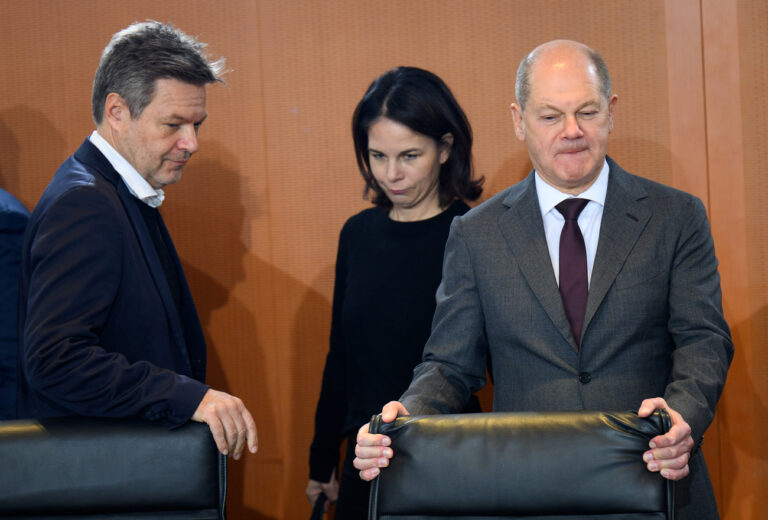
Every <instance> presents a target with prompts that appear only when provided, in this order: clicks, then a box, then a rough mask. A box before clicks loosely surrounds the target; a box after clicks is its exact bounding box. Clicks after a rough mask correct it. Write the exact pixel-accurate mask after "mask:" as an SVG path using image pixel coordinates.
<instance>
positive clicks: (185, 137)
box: [176, 125, 200, 154]
mask: <svg viewBox="0 0 768 520" xmlns="http://www.w3.org/2000/svg"><path fill="white" fill-rule="evenodd" d="M176 146H177V147H178V148H179V149H180V150H184V151H185V152H189V153H190V154H193V153H195V152H196V151H197V149H198V148H199V147H200V145H199V143H198V141H197V129H196V128H195V127H194V125H189V126H186V125H185V126H184V128H183V129H182V135H181V137H180V138H179V140H178V141H177V142H176Z"/></svg>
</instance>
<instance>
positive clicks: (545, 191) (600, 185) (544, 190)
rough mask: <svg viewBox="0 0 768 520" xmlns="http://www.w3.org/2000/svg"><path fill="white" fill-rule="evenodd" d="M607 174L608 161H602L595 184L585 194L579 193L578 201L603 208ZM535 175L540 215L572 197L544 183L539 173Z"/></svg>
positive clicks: (606, 189) (606, 188)
mask: <svg viewBox="0 0 768 520" xmlns="http://www.w3.org/2000/svg"><path fill="white" fill-rule="evenodd" d="M608 173H609V168H608V161H606V160H605V159H603V168H602V169H601V170H600V173H599V174H598V176H597V179H595V182H593V183H592V186H590V187H589V188H587V190H586V191H585V192H583V193H580V194H579V196H578V197H579V198H580V199H587V200H591V201H592V202H597V203H598V204H600V205H601V206H605V194H606V193H607V192H608ZM535 174H536V175H535V179H536V195H537V196H538V198H539V209H540V210H541V214H542V215H546V214H547V213H549V212H550V211H552V209H554V207H555V206H557V205H558V204H560V203H561V202H562V201H564V200H565V199H567V198H570V197H572V195H569V194H567V193H563V192H562V191H559V190H558V189H557V188H555V187H553V186H551V185H549V184H547V183H546V182H544V180H543V179H542V178H541V176H540V175H539V172H535Z"/></svg>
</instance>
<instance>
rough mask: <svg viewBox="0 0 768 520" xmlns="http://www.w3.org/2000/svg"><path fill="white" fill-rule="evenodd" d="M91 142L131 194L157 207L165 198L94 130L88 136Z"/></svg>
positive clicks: (162, 193) (161, 191)
mask: <svg viewBox="0 0 768 520" xmlns="http://www.w3.org/2000/svg"><path fill="white" fill-rule="evenodd" d="M90 140H91V144H93V146H95V147H96V148H98V149H99V151H100V152H101V153H102V154H104V157H106V158H107V160H108V161H109V164H111V165H112V167H113V168H114V169H115V171H117V173H118V174H120V177H122V178H123V182H125V185H126V186H128V191H130V192H131V195H133V196H134V197H136V198H137V199H139V200H140V201H142V202H144V203H145V204H147V205H148V206H150V207H153V208H157V207H159V206H160V204H162V203H163V200H165V193H164V192H163V190H162V189H159V190H156V189H155V188H153V187H152V185H151V184H149V183H148V182H147V180H146V179H145V178H144V177H142V176H141V174H140V173H139V172H137V171H136V168H134V167H133V165H132V164H131V163H129V162H128V161H126V160H125V157H123V156H122V155H120V153H119V152H118V151H117V150H115V149H114V147H113V146H112V145H111V144H109V142H108V141H107V140H106V139H104V138H103V137H102V136H101V135H100V134H99V132H98V130H94V131H93V133H92V134H91V136H90Z"/></svg>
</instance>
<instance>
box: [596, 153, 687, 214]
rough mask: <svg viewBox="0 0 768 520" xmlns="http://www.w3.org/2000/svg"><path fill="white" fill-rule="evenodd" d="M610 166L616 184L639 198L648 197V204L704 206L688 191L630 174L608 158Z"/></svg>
mask: <svg viewBox="0 0 768 520" xmlns="http://www.w3.org/2000/svg"><path fill="white" fill-rule="evenodd" d="M608 164H609V165H610V166H611V176H612V177H613V181H614V182H618V183H619V185H621V186H622V187H623V188H624V189H626V190H628V191H629V192H630V193H633V194H635V195H636V196H637V197H638V198H640V197H641V196H642V197H644V198H645V197H647V199H648V202H650V203H651V204H655V205H656V204H670V203H674V204H677V205H680V204H693V205H697V204H702V202H701V200H700V199H699V198H698V197H696V196H695V195H692V194H690V193H688V192H686V191H683V190H680V189H677V188H673V187H672V186H668V185H666V184H662V183H660V182H657V181H654V180H651V179H648V178H646V177H642V176H640V175H635V174H633V173H629V172H628V171H626V170H624V169H623V168H622V167H621V166H619V165H618V164H617V163H616V162H615V161H613V160H612V159H611V158H610V157H609V158H608ZM609 182H610V181H609Z"/></svg>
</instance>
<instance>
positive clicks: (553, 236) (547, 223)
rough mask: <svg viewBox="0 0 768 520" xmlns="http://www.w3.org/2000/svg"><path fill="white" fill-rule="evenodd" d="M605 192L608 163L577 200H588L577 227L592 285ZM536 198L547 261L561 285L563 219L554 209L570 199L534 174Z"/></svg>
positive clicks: (588, 278)
mask: <svg viewBox="0 0 768 520" xmlns="http://www.w3.org/2000/svg"><path fill="white" fill-rule="evenodd" d="M607 191H608V162H606V161H603V169H602V170H600V174H599V175H598V176H597V179H596V180H595V182H593V183H592V186H590V187H589V188H588V189H587V190H586V191H585V192H583V193H581V194H579V195H578V196H577V197H576V198H579V199H588V200H589V203H588V204H587V205H586V206H585V207H584V209H583V210H582V212H581V214H580V215H579V219H578V223H579V229H581V234H582V235H583V236H584V246H585V247H586V249H587V280H588V281H589V282H591V281H592V266H593V265H594V263H595V253H596V252H597V240H598V238H599V237H600V222H601V221H602V219H603V207H604V206H605V194H606V192H607ZM536 194H537V195H538V198H539V209H541V217H542V219H543V220H544V234H545V235H546V238H547V247H548V248H549V258H550V260H551V261H552V268H553V269H554V270H555V280H557V283H558V285H559V284H560V233H561V232H562V231H563V225H564V224H565V218H563V215H561V214H560V212H559V211H557V208H555V206H557V205H558V204H560V203H561V202H562V201H564V200H565V199H568V198H574V197H573V195H569V194H567V193H563V192H561V191H558V190H557V189H556V188H554V187H552V186H550V185H549V184H547V183H546V182H544V181H543V180H542V178H541V177H540V176H539V173H538V172H536Z"/></svg>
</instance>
